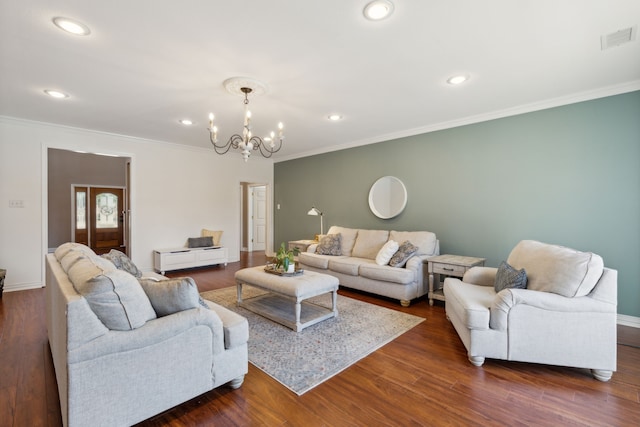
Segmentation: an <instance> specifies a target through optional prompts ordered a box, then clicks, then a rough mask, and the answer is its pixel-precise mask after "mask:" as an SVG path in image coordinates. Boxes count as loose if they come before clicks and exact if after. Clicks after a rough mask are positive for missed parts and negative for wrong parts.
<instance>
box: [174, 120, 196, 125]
mask: <svg viewBox="0 0 640 427" xmlns="http://www.w3.org/2000/svg"><path fill="white" fill-rule="evenodd" d="M178 122H180V124H183V125H185V126H191V125H192V124H193V121H191V120H189V119H181V120H178Z"/></svg>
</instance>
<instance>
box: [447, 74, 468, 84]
mask: <svg viewBox="0 0 640 427" xmlns="http://www.w3.org/2000/svg"><path fill="white" fill-rule="evenodd" d="M467 80H469V76H468V75H466V74H458V75H455V76H451V77H449V78H448V79H447V83H449V84H450V85H459V84H461V83H464V82H466V81H467Z"/></svg>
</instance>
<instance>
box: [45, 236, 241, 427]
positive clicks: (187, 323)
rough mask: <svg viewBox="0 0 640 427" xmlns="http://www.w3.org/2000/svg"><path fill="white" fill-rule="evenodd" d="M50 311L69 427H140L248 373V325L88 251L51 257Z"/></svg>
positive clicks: (189, 290)
mask: <svg viewBox="0 0 640 427" xmlns="http://www.w3.org/2000/svg"><path fill="white" fill-rule="evenodd" d="M152 274H153V273H152ZM155 276H156V277H157V276H159V275H155ZM143 286H147V289H144V288H143ZM202 304H204V305H202ZM205 305H206V306H207V308H205ZM46 310H47V330H48V338H49V343H50V346H51V353H52V356H53V364H54V368H55V372H56V379H57V383H58V391H59V396H60V408H61V412H62V421H63V424H64V425H65V426H124V425H131V424H135V423H137V422H140V421H143V420H145V419H147V418H149V417H151V416H153V415H156V414H158V413H160V412H163V411H165V410H167V409H170V408H172V407H174V406H176V405H178V404H180V403H182V402H185V401H187V400H189V399H191V398H194V397H196V396H198V395H200V394H202V393H204V392H206V391H209V390H211V389H213V388H215V387H218V386H220V385H223V384H229V386H231V387H232V388H237V387H239V386H240V385H241V384H242V381H243V378H244V375H245V374H246V373H247V368H248V354H247V340H248V334H249V332H248V324H247V320H246V319H245V318H244V317H242V316H240V315H238V314H236V313H233V312H232V311H229V310H227V309H226V308H224V307H221V306H219V305H217V304H214V303H212V302H210V301H206V302H205V301H203V300H201V299H200V297H199V295H198V291H197V287H196V286H195V283H193V281H192V280H191V279H184V280H178V279H174V280H164V281H159V282H156V281H155V280H151V279H148V280H144V279H143V280H141V281H138V279H137V278H136V277H134V276H133V275H131V274H129V273H128V272H126V271H123V270H121V269H117V268H116V267H115V265H114V264H113V263H112V262H110V261H108V260H106V259H104V258H102V257H99V256H96V255H95V253H93V251H91V249H89V248H88V247H86V246H83V245H79V244H75V243H65V244H64V245H62V246H60V247H59V248H58V249H57V250H56V252H55V254H47V255H46Z"/></svg>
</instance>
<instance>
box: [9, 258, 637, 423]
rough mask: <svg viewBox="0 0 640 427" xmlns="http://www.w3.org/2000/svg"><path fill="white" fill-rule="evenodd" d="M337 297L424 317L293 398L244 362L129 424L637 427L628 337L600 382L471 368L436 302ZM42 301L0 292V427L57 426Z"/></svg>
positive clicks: (204, 272) (208, 272) (221, 276)
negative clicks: (230, 376) (227, 382)
mask: <svg viewBox="0 0 640 427" xmlns="http://www.w3.org/2000/svg"><path fill="white" fill-rule="evenodd" d="M264 262H265V257H264V255H259V254H258V255H256V254H253V255H251V254H249V255H247V254H243V258H242V260H241V262H236V263H230V264H229V265H228V266H227V267H213V268H204V269H197V270H190V271H182V272H173V273H170V274H168V275H170V276H173V277H176V276H184V275H189V276H191V277H193V278H194V279H195V280H196V282H197V283H198V287H199V289H200V291H207V290H211V289H217V288H221V287H226V286H233V285H234V281H233V274H234V273H235V271H236V270H238V269H239V268H243V267H245V266H251V265H259V264H264ZM340 293H341V294H342V295H345V296H349V297H352V298H357V299H359V300H363V301H367V302H371V303H373V304H378V305H381V306H385V307H389V308H392V309H395V310H401V311H405V312H407V313H411V314H415V315H418V316H422V317H425V318H426V319H427V320H426V321H425V322H423V323H422V324H420V325H418V326H417V327H415V328H413V329H412V330H410V331H409V332H407V333H405V334H404V335H402V336H400V337H399V338H397V339H396V340H394V341H392V342H391V343H389V344H387V345H386V346H384V347H382V348H381V349H380V350H378V351H376V352H375V353H373V354H371V355H369V356H368V357H366V358H364V359H362V360H361V361H359V362H358V363H356V364H354V365H352V366H351V367H349V368H348V369H346V370H345V371H343V372H342V373H340V374H338V375H337V376H335V377H333V378H332V379H330V380H328V381H326V382H324V383H323V384H320V385H319V386H318V387H316V388H314V389H312V390H311V391H309V392H307V393H305V394H304V395H302V396H297V395H295V394H294V393H292V392H291V391H289V390H288V389H286V388H285V387H283V386H282V385H280V384H279V383H278V382H277V381H275V380H273V379H272V378H271V377H269V376H268V375H266V374H265V373H264V372H262V371H261V370H259V369H257V368H255V367H254V366H253V365H251V364H249V374H248V375H247V377H246V379H245V382H244V384H243V385H242V387H241V388H240V389H238V390H230V389H228V388H225V387H222V388H218V389H216V390H213V391H210V392H208V393H205V394H203V395H201V396H199V397H197V398H195V399H193V400H191V401H189V402H186V403H184V404H182V405H179V406H177V407H175V408H173V409H171V410H169V411H167V412H164V413H162V414H160V415H158V416H156V417H153V418H151V419H149V420H147V421H145V422H143V423H141V424H140V425H141V426H249V425H252V426H254V425H255V426H382V425H384V426H391V425H397V426H409V425H415V426H418V425H421V426H422V425H452V426H474V425H477V426H486V425H508V426H514V425H523V426H524V425H527V426H529V425H543V426H568V425H580V426H582V425H585V426H639V425H640V348H638V347H637V346H636V347H634V346H633V345H634V343H635V344H637V343H639V342H640V329H635V328H628V327H623V326H620V327H619V336H621V337H623V338H624V342H625V344H628V345H622V344H620V345H618V371H617V372H616V373H614V375H613V378H612V379H611V381H609V382H607V383H602V382H600V381H596V380H595V379H593V378H592V377H591V375H590V373H589V371H588V370H585V369H573V368H562V367H554V366H544V365H535V364H527V363H516V362H505V361H497V360H487V361H486V363H485V364H484V366H483V367H481V368H476V367H474V366H472V365H471V364H470V363H469V362H468V360H467V357H466V352H465V349H464V346H463V345H462V343H461V342H460V340H459V338H458V336H457V334H456V332H455V331H454V329H453V327H452V326H451V325H450V323H449V322H448V321H447V320H446V318H445V315H444V308H443V305H442V304H439V303H438V302H436V304H435V305H434V306H433V307H430V306H429V304H428V303H427V302H426V300H420V301H417V302H414V303H413V304H412V305H411V306H410V307H408V308H402V307H401V306H400V304H399V303H398V302H396V301H390V300H386V299H383V298H378V297H373V296H371V295H366V294H363V293H358V292H355V291H348V290H340ZM44 304H45V302H44V289H37V290H29V291H21V292H5V293H4V297H3V299H2V300H1V302H0V426H59V425H61V418H60V408H59V400H58V393H57V388H56V381H55V375H54V372H53V366H52V360H51V353H50V350H49V345H48V342H47V335H46V326H45V307H44ZM185 351H188V349H185ZM150 392H153V391H152V390H150ZM141 398H144V397H143V396H141ZM96 404H100V403H99V402H96ZM114 409H115V408H114Z"/></svg>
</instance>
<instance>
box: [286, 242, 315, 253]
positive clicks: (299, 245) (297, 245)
mask: <svg viewBox="0 0 640 427" xmlns="http://www.w3.org/2000/svg"><path fill="white" fill-rule="evenodd" d="M315 243H318V242H316V241H315V240H290V241H289V242H288V244H289V250H291V249H293V248H298V250H299V251H300V252H306V251H307V248H308V247H309V246H311V245H313V244H315Z"/></svg>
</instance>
